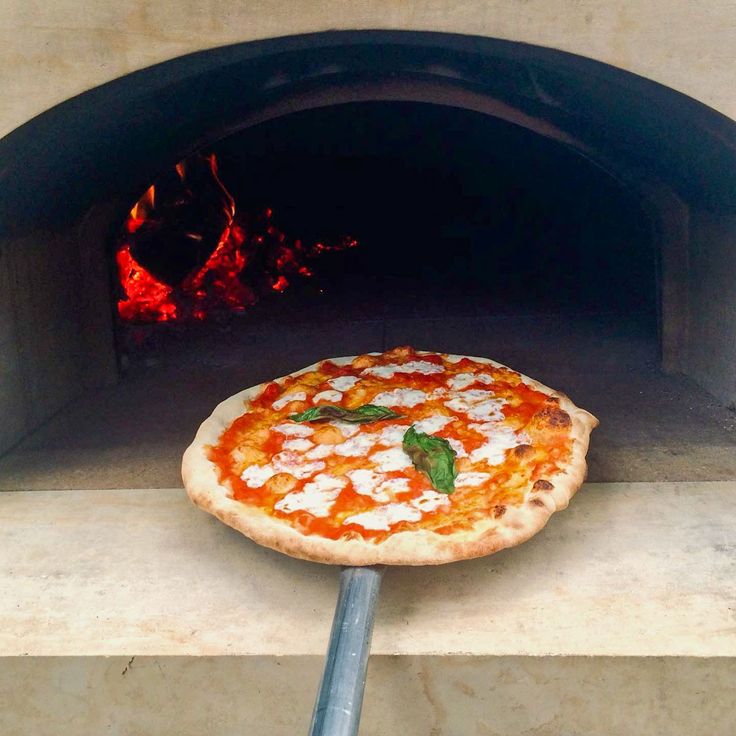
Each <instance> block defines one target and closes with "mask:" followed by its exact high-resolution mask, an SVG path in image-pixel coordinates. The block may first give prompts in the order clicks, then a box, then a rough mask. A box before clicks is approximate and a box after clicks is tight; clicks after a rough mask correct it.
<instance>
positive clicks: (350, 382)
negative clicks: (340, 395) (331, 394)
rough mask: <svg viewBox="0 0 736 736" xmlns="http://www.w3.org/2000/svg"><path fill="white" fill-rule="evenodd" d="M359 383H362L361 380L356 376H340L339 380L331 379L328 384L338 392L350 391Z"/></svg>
mask: <svg viewBox="0 0 736 736" xmlns="http://www.w3.org/2000/svg"><path fill="white" fill-rule="evenodd" d="M358 381H360V378H357V377H356V376H338V377H337V378H330V380H329V381H327V383H328V384H329V385H330V386H332V388H334V389H336V390H337V391H349V390H350V389H351V388H352V387H353V386H355V384H356V383H358Z"/></svg>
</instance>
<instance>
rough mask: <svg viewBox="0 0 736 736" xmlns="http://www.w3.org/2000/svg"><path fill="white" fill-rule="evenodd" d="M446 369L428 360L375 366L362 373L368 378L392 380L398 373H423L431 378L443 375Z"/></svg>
mask: <svg viewBox="0 0 736 736" xmlns="http://www.w3.org/2000/svg"><path fill="white" fill-rule="evenodd" d="M444 370H445V369H444V367H443V366H441V365H437V363H430V362H429V361H428V360H410V361H409V362H408V363H404V364H403V365H398V364H396V363H391V364H389V365H374V366H372V367H370V368H366V369H365V370H363V371H361V372H362V373H363V375H366V376H378V377H379V378H392V377H393V376H394V375H396V374H397V373H421V374H422V375H424V376H429V375H431V374H432V373H443V372H444Z"/></svg>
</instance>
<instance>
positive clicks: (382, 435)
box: [378, 424, 409, 445]
mask: <svg viewBox="0 0 736 736" xmlns="http://www.w3.org/2000/svg"><path fill="white" fill-rule="evenodd" d="M407 429H409V427H405V426H402V425H401V424H389V426H388V427H384V428H383V429H382V430H381V431H380V432H379V433H378V442H379V443H380V444H382V445H400V444H401V443H402V441H403V439H404V435H405V434H406V430H407Z"/></svg>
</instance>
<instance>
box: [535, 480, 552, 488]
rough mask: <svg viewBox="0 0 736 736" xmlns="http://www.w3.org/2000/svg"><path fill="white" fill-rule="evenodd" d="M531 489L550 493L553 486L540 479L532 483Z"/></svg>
mask: <svg viewBox="0 0 736 736" xmlns="http://www.w3.org/2000/svg"><path fill="white" fill-rule="evenodd" d="M532 489H533V490H535V491H551V490H553V489H554V486H553V485H552V484H551V483H550V482H549V481H548V480H543V479H540V480H538V481H536V482H535V483H534V485H533V486H532Z"/></svg>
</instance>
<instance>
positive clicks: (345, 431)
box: [327, 420, 360, 437]
mask: <svg viewBox="0 0 736 736" xmlns="http://www.w3.org/2000/svg"><path fill="white" fill-rule="evenodd" d="M327 424H329V425H330V426H331V427H335V428H337V429H339V430H340V432H342V436H343V437H352V436H353V435H355V434H358V432H360V425H358V424H351V423H350V422H341V421H339V420H337V421H334V422H327Z"/></svg>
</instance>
